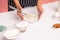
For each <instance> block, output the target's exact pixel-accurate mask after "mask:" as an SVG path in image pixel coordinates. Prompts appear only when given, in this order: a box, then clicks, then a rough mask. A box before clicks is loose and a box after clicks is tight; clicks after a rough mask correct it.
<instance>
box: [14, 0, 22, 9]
mask: <svg viewBox="0 0 60 40" xmlns="http://www.w3.org/2000/svg"><path fill="white" fill-rule="evenodd" d="M13 1H14V3H15V5H16V7H17V9H19V10H21V9H22V7H21V5H20V3H19V0H13Z"/></svg>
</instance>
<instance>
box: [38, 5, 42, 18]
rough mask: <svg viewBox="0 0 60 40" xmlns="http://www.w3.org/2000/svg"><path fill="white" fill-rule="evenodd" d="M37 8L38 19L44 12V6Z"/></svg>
mask: <svg viewBox="0 0 60 40" xmlns="http://www.w3.org/2000/svg"><path fill="white" fill-rule="evenodd" d="M37 10H38V19H39V18H40V17H41V14H42V12H43V8H42V6H37Z"/></svg>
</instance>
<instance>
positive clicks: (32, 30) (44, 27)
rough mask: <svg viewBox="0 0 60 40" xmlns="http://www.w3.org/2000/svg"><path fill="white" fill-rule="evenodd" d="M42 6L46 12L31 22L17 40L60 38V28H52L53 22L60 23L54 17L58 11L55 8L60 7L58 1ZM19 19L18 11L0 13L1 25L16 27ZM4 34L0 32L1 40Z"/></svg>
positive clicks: (55, 39) (56, 39)
mask: <svg viewBox="0 0 60 40" xmlns="http://www.w3.org/2000/svg"><path fill="white" fill-rule="evenodd" d="M42 6H43V8H44V12H43V14H42V16H41V18H40V20H39V21H38V22H36V23H32V24H30V25H29V27H28V28H27V30H26V32H24V33H22V34H20V35H19V37H18V38H17V39H15V40H60V29H54V28H52V26H53V24H55V23H60V22H59V21H57V20H56V19H54V18H52V16H53V14H54V13H56V10H55V9H56V8H57V7H58V2H54V3H49V4H44V5H42ZM26 10H28V9H26ZM34 12H35V11H34ZM18 20H19V18H18V16H17V15H16V11H11V12H5V13H2V14H0V25H5V26H7V27H8V28H14V27H15V26H14V25H15V22H16V21H18ZM2 35H3V34H2V33H0V40H3V39H2V38H3V37H2Z"/></svg>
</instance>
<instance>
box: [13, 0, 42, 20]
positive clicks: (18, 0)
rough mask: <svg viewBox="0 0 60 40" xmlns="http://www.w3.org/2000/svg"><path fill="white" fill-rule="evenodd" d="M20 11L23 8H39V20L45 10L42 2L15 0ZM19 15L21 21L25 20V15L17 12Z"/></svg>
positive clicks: (37, 0)
mask: <svg viewBox="0 0 60 40" xmlns="http://www.w3.org/2000/svg"><path fill="white" fill-rule="evenodd" d="M13 2H14V3H15V5H16V7H17V9H18V10H21V9H22V8H25V7H29V6H37V10H38V19H39V18H40V16H41V14H42V12H43V8H42V6H41V2H42V0H13ZM17 14H18V15H19V16H20V18H21V20H23V19H24V15H22V13H21V12H19V11H18V12H17Z"/></svg>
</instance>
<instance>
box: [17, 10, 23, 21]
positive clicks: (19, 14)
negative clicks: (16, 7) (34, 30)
mask: <svg viewBox="0 0 60 40" xmlns="http://www.w3.org/2000/svg"><path fill="white" fill-rule="evenodd" d="M17 15H18V16H19V17H20V18H21V21H23V20H24V17H23V15H22V13H21V12H19V11H17Z"/></svg>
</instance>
